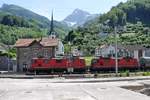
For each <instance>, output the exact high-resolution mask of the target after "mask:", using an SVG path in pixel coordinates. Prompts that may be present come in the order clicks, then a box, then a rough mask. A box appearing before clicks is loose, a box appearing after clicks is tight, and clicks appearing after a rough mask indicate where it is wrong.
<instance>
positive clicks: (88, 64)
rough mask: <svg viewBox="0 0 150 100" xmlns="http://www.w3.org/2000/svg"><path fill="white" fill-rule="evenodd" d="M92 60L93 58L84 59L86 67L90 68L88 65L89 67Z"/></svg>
mask: <svg viewBox="0 0 150 100" xmlns="http://www.w3.org/2000/svg"><path fill="white" fill-rule="evenodd" d="M93 58H94V57H92V56H89V57H84V59H85V63H86V66H90V65H91V60H92V59H93Z"/></svg>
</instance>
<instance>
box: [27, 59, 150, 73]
mask: <svg viewBox="0 0 150 100" xmlns="http://www.w3.org/2000/svg"><path fill="white" fill-rule="evenodd" d="M142 60H143V59H142ZM143 64H144V65H143ZM144 68H148V67H146V63H145V62H144V63H143V61H142V62H141V61H138V60H137V59H135V58H132V57H122V58H118V69H119V70H138V69H144ZM27 70H28V71H29V72H35V71H36V72H41V71H42V72H47V73H60V72H61V73H85V72H86V71H91V72H104V71H114V70H115V58H111V57H109V58H105V57H97V58H94V59H92V61H91V66H90V68H88V67H87V66H86V62H85V59H84V58H82V57H73V58H66V57H63V58H51V59H46V58H34V59H32V64H31V66H30V67H29V68H28V69H27Z"/></svg>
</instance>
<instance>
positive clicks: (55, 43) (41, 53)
mask: <svg viewBox="0 0 150 100" xmlns="http://www.w3.org/2000/svg"><path fill="white" fill-rule="evenodd" d="M15 47H16V49H17V71H23V69H24V68H28V67H30V66H31V62H32V59H33V58H38V57H43V58H47V59H50V58H53V57H56V56H57V55H64V45H63V43H62V42H61V40H60V39H58V37H57V33H56V32H55V30H54V28H53V14H52V19H51V27H50V31H49V32H48V36H47V37H41V38H38V39H33V38H32V39H29V38H28V39H18V40H17V42H16V43H15Z"/></svg>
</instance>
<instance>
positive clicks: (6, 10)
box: [0, 4, 70, 37]
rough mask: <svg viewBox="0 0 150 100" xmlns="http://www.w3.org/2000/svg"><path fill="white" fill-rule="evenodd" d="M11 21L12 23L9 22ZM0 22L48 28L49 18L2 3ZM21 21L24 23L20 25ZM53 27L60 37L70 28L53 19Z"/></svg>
mask: <svg viewBox="0 0 150 100" xmlns="http://www.w3.org/2000/svg"><path fill="white" fill-rule="evenodd" d="M50 15H51V14H50ZM4 19H5V20H4ZM2 20H4V21H2ZM12 21H13V23H11V22H12ZM0 22H1V24H4V25H9V26H19V27H28V28H30V27H35V28H44V29H49V28H50V20H49V19H48V18H46V17H44V16H41V15H39V14H36V13H34V12H32V11H30V10H28V9H25V8H23V7H20V6H17V5H13V4H10V5H8V4H3V5H2V7H1V8H0ZM3 22H4V23H3ZM22 22H23V23H25V24H23V25H20V24H22ZM18 24H19V25H18ZM54 29H55V30H56V31H57V32H58V33H59V34H60V35H61V37H64V35H65V34H67V33H68V31H69V30H70V28H69V27H68V26H67V25H66V24H65V23H61V22H58V21H54Z"/></svg>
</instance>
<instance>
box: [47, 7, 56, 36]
mask: <svg viewBox="0 0 150 100" xmlns="http://www.w3.org/2000/svg"><path fill="white" fill-rule="evenodd" d="M48 35H49V37H51V38H56V32H55V31H54V19H53V10H52V15H51V23H50V30H49V32H48Z"/></svg>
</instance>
